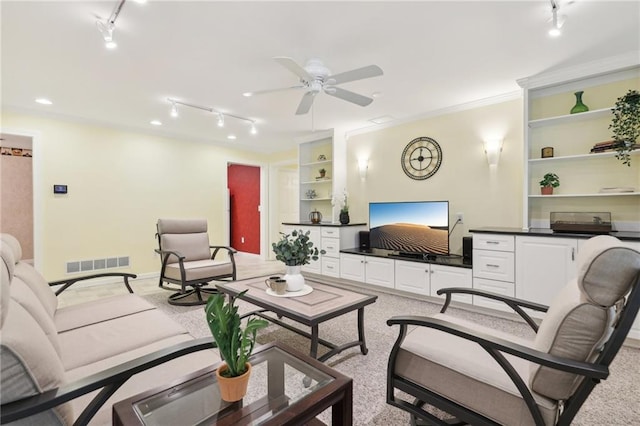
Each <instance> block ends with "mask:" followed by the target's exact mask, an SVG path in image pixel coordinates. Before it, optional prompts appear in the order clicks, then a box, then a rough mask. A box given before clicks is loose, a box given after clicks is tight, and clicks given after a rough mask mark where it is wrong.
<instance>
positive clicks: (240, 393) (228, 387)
mask: <svg viewBox="0 0 640 426" xmlns="http://www.w3.org/2000/svg"><path fill="white" fill-rule="evenodd" d="M246 365H247V371H245V373H244V374H242V375H240V376H238V377H224V376H221V375H220V372H222V371H225V370H226V369H227V368H229V367H228V366H227V364H226V363H224V364H222V365H221V366H220V367H218V369H217V370H216V378H217V379H218V387H219V388H220V397H221V398H222V399H223V400H224V401H227V402H236V401H240V400H241V399H242V398H244V396H245V395H246V394H247V386H248V385H249V376H250V375H251V364H250V363H247V364H246Z"/></svg>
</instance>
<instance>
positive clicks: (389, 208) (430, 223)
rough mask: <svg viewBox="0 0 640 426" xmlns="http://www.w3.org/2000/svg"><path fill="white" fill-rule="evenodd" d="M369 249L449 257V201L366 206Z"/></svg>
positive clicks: (372, 204)
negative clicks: (446, 255) (367, 211)
mask: <svg viewBox="0 0 640 426" xmlns="http://www.w3.org/2000/svg"><path fill="white" fill-rule="evenodd" d="M369 240H370V244H371V248H377V249H386V250H394V251H399V252H405V253H428V254H449V202H448V201H406V202H391V203H369Z"/></svg>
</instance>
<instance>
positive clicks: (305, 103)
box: [243, 56, 383, 115]
mask: <svg viewBox="0 0 640 426" xmlns="http://www.w3.org/2000/svg"><path fill="white" fill-rule="evenodd" d="M273 59H274V60H275V61H276V62H277V63H279V64H280V65H282V66H283V67H285V68H286V69H288V70H289V71H291V72H292V73H294V74H295V75H297V76H298V77H299V78H300V83H301V84H299V85H296V86H291V87H284V88H280V89H270V90H260V91H257V92H246V93H243V95H244V96H253V95H261V94H264V93H271V92H279V91H282V90H290V89H304V90H305V94H304V95H303V96H302V100H301V101H300V104H299V105H298V109H297V110H296V115H302V114H306V113H307V112H309V110H310V109H311V106H312V105H313V100H314V99H315V97H316V95H317V94H318V93H320V92H324V93H326V94H327V95H330V96H334V97H336V98H340V99H342V100H345V101H347V102H351V103H354V104H356V105H360V106H367V105H369V104H370V103H371V102H373V99H372V98H369V97H367V96H363V95H360V94H358V93H354V92H351V91H349V90H345V89H342V88H340V87H337V86H336V85H338V84H342V83H348V82H351V81H356V80H362V79H365V78H371V77H377V76H379V75H382V74H383V73H382V69H380V67H379V66H377V65H369V66H366V67H362V68H357V69H354V70H351V71H345V72H343V73H340V74H334V75H331V72H330V71H329V69H328V68H327V67H326V66H324V64H323V63H322V61H321V60H319V59H309V60H308V61H307V63H306V64H305V66H304V67H301V66H300V65H298V63H297V62H296V61H294V60H293V59H291V58H288V57H285V56H277V57H275V58H273Z"/></svg>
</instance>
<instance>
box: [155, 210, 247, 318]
mask: <svg viewBox="0 0 640 426" xmlns="http://www.w3.org/2000/svg"><path fill="white" fill-rule="evenodd" d="M157 229H158V232H157V233H156V238H157V239H158V246H159V248H158V249H156V252H157V253H158V254H160V259H161V261H162V267H161V269H160V282H159V284H158V285H159V286H160V287H162V288H164V289H167V290H174V291H175V290H177V291H176V292H175V293H174V294H172V295H171V296H169V303H170V304H172V305H187V306H189V305H201V304H204V303H206V300H205V299H203V298H202V293H205V294H213V293H216V292H217V290H216V289H215V288H213V287H207V284H208V283H209V282H210V281H214V280H225V279H226V280H229V279H230V280H235V279H236V263H235V259H234V257H233V255H234V254H235V253H236V251H235V250H234V249H232V248H231V247H226V246H212V245H209V234H207V221H206V220H204V219H158V223H157ZM221 250H223V251H225V252H226V253H227V255H228V258H227V259H216V257H217V256H218V254H219V253H220V251H221ZM165 283H168V284H176V285H179V286H180V288H179V289H177V288H175V287H171V286H167V285H165Z"/></svg>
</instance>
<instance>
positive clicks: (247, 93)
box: [242, 92, 253, 98]
mask: <svg viewBox="0 0 640 426" xmlns="http://www.w3.org/2000/svg"><path fill="white" fill-rule="evenodd" d="M242 96H244V97H247V98H249V97H251V96H253V92H244V93H243V94H242Z"/></svg>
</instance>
